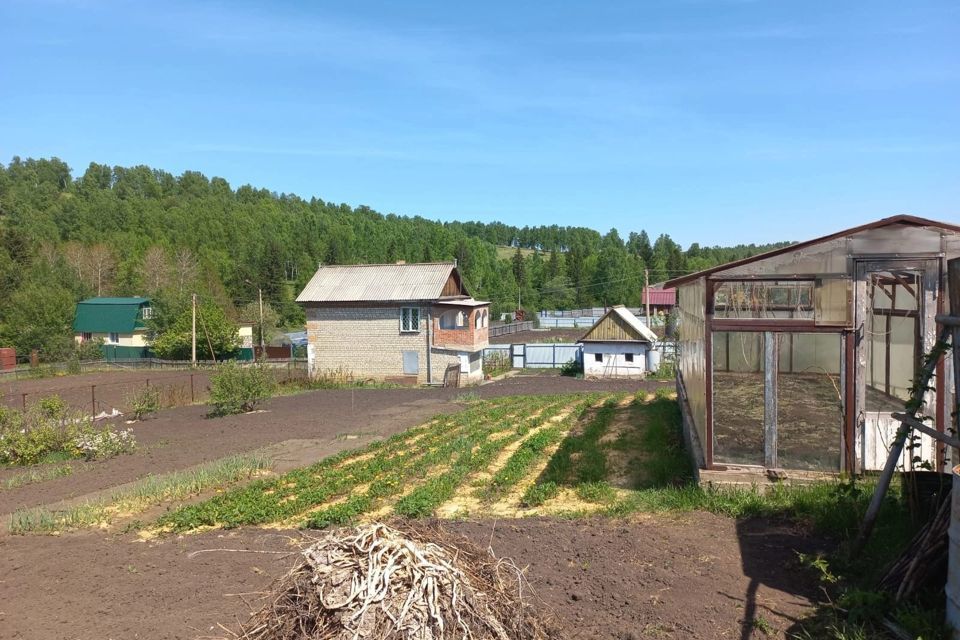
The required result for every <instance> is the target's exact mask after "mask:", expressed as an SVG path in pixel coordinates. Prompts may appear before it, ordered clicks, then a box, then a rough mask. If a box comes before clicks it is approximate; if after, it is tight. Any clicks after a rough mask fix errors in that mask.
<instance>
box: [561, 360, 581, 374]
mask: <svg viewBox="0 0 960 640" xmlns="http://www.w3.org/2000/svg"><path fill="white" fill-rule="evenodd" d="M582 373H583V363H582V362H580V361H579V360H577V359H576V358H571V359H570V360H567V362H566V363H564V365H563V366H562V367H560V375H562V376H570V377H571V378H575V377H577V376H578V375H580V374H582Z"/></svg>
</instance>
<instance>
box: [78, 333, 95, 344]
mask: <svg viewBox="0 0 960 640" xmlns="http://www.w3.org/2000/svg"><path fill="white" fill-rule="evenodd" d="M91 340H93V334H92V333H90V332H89V331H84V332H83V333H81V334H80V341H81V342H90V341H91Z"/></svg>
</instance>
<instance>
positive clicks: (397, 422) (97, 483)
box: [0, 375, 663, 517]
mask: <svg viewBox="0 0 960 640" xmlns="http://www.w3.org/2000/svg"><path fill="white" fill-rule="evenodd" d="M56 381H57V380H56V379H53V380H50V381H48V382H56ZM31 382H38V383H39V382H44V381H42V380H41V381H31ZM658 386H663V383H656V382H649V383H638V382H633V381H588V380H577V379H575V378H566V377H560V376H556V375H552V376H542V375H541V376H515V377H512V378H507V379H505V380H501V381H498V382H495V383H492V384H487V385H483V386H480V387H474V388H471V389H442V388H438V389H357V390H327V391H313V392H309V393H303V394H299V395H294V396H283V397H278V398H273V399H272V400H270V401H268V402H266V403H265V404H264V409H263V411H259V412H255V413H250V414H246V415H239V416H227V417H222V418H207V417H206V413H207V411H208V409H207V407H205V406H189V407H181V408H178V409H169V410H165V411H161V412H159V413H158V414H157V415H156V416H153V417H151V418H148V419H147V420H144V421H143V422H139V423H135V424H133V425H129V426H130V428H132V429H133V431H134V435H135V436H136V438H137V443H138V446H139V450H138V451H137V452H136V453H134V454H131V455H124V456H118V457H116V458H112V459H110V460H105V461H101V462H78V461H75V462H72V463H71V464H72V466H74V472H73V473H72V474H71V475H68V476H63V477H60V478H56V479H53V480H48V481H46V482H42V483H38V484H31V485H25V486H22V487H19V488H17V489H12V490H5V491H0V514H7V513H11V512H13V511H14V510H16V509H17V508H20V507H31V506H36V505H40V504H51V503H54V502H58V501H61V500H68V499H71V498H75V497H77V496H83V495H86V494H90V493H93V492H96V491H100V490H103V489H107V488H109V487H114V486H117V485H120V484H124V483H127V482H132V481H134V480H137V479H138V478H142V477H144V476H146V475H148V474H161V473H167V472H170V471H175V470H178V469H185V468H188V467H192V466H195V465H198V464H202V463H204V462H208V461H211V460H215V459H217V458H222V457H224V456H228V455H232V454H237V453H243V452H249V451H253V450H256V449H260V448H263V447H267V446H270V445H277V444H278V443H288V444H290V445H291V446H287V447H283V448H281V449H282V450H279V451H278V452H274V451H269V452H268V453H271V454H272V453H277V455H280V456H282V458H283V459H282V460H280V461H279V462H280V465H279V467H280V468H281V469H289V468H291V467H294V466H302V465H307V464H310V463H312V462H315V461H316V460H319V459H321V458H323V457H325V456H328V455H331V454H333V453H336V452H338V451H340V450H343V449H346V448H353V447H358V446H362V445H365V444H367V443H369V442H371V441H372V440H375V439H380V438H385V437H389V436H390V435H393V434H394V433H398V432H400V431H403V430H404V429H407V428H410V427H412V426H414V425H417V424H421V423H423V422H426V421H427V420H429V419H430V418H431V417H433V416H435V415H437V414H442V413H450V412H454V411H460V410H462V409H463V407H464V405H463V404H462V403H461V402H459V401H458V400H459V399H462V398H463V394H476V395H478V396H479V397H495V396H504V395H538V394H556V393H577V392H582V393H588V392H591V391H630V392H633V391H637V390H638V389H641V388H648V389H654V388H656V387H658ZM118 424H119V426H124V427H126V426H127V425H123V423H122V422H120V423H118ZM22 471H23V469H20V468H9V467H8V468H4V469H0V482H2V481H3V480H4V479H6V478H9V477H11V476H12V475H15V474H17V473H21V472H22ZM0 517H2V516H0Z"/></svg>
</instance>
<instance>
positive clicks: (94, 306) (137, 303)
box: [73, 298, 150, 333]
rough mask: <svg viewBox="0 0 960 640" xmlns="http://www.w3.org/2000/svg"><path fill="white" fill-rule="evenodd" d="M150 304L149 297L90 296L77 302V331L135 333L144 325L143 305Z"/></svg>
mask: <svg viewBox="0 0 960 640" xmlns="http://www.w3.org/2000/svg"><path fill="white" fill-rule="evenodd" d="M146 306H150V300H148V299H147V298H90V299H88V300H83V301H81V302H78V303H77V311H76V314H75V316H74V319H73V330H74V331H75V332H84V331H87V332H90V333H133V331H135V330H136V329H142V328H143V327H144V325H143V322H142V321H141V318H140V309H141V307H146Z"/></svg>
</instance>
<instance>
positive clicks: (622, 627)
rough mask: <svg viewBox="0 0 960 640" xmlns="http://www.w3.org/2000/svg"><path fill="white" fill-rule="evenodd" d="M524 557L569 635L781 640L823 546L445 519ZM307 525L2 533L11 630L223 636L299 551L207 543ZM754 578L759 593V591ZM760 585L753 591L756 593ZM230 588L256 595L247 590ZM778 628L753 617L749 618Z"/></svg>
mask: <svg viewBox="0 0 960 640" xmlns="http://www.w3.org/2000/svg"><path fill="white" fill-rule="evenodd" d="M444 526H446V527H447V528H449V529H451V530H453V531H455V532H459V533H461V534H463V535H466V536H467V537H468V538H470V539H471V540H473V541H474V542H475V543H476V544H478V545H480V546H481V547H483V548H485V547H486V546H487V545H488V544H489V545H491V546H492V548H493V550H494V551H495V552H496V553H497V554H498V555H501V556H510V557H513V558H515V559H516V560H517V561H518V562H519V563H520V564H521V566H527V565H528V568H527V574H528V577H529V579H530V583H531V585H532V587H533V588H534V589H535V591H536V593H537V594H538V596H539V597H540V598H542V599H543V601H544V603H545V607H546V608H548V609H550V610H552V611H554V612H555V614H556V615H557V616H558V617H559V620H560V622H561V623H562V624H563V625H564V627H565V629H566V634H565V636H564V637H565V638H571V639H581V638H582V639H587V638H597V639H603V640H607V639H609V640H623V639H626V638H632V639H637V640H640V639H646V638H702V639H711V640H712V639H716V638H735V639H741V638H756V639H759V638H767V637H772V638H782V637H784V635H783V631H784V630H785V629H786V628H787V627H789V626H790V625H791V624H792V621H793V620H794V619H796V618H798V617H802V616H803V615H805V614H806V613H808V612H809V611H810V609H811V602H810V598H811V597H812V596H813V594H814V593H815V585H813V584H811V583H810V582H809V581H808V580H807V578H806V577H804V575H802V574H801V573H800V570H799V569H798V568H797V567H796V560H795V554H794V550H803V551H810V550H811V548H812V547H813V546H814V544H813V543H811V541H810V540H809V539H808V538H806V537H805V536H804V535H803V534H802V532H799V531H796V530H794V529H792V528H788V527H785V526H782V525H779V524H776V523H770V522H766V521H760V520H754V521H748V522H742V523H737V522H735V521H733V520H729V519H726V518H721V517H718V516H713V515H709V514H703V513H694V514H689V515H685V516H682V517H680V518H674V517H669V516H658V518H657V519H653V518H635V519H632V520H630V521H624V520H603V519H590V520H587V521H578V522H575V521H568V520H548V519H540V518H530V519H524V520H499V521H496V522H492V521H479V522H471V521H467V522H447V523H445V524H444ZM300 537H301V534H300V533H299V532H275V531H265V530H261V529H240V530H236V531H227V532H207V533H204V534H199V535H191V536H183V537H178V538H166V539H161V540H157V541H152V542H149V543H144V542H139V541H135V540H134V539H133V538H132V536H129V535H126V536H105V535H103V534H101V533H84V534H72V535H64V536H62V537H47V536H44V537H17V536H13V537H11V536H5V537H2V538H0V630H2V633H0V635H2V636H3V637H4V638H17V639H23V640H26V639H32V638H36V639H38V640H39V639H44V640H50V639H58V638H70V639H74V638H76V639H79V638H136V637H140V638H152V639H163V638H198V637H223V636H225V634H224V633H223V632H222V631H220V630H219V629H218V628H217V627H216V626H215V625H216V623H218V622H219V623H223V624H226V625H230V624H231V623H232V622H233V621H234V620H236V619H240V620H243V619H245V618H246V616H247V614H248V612H249V611H250V608H249V607H248V606H247V605H246V604H245V602H244V598H246V600H248V601H250V602H251V603H253V606H256V602H255V601H256V598H257V592H261V591H263V590H265V589H266V588H268V586H269V584H270V582H271V580H272V579H273V578H275V577H278V576H280V575H282V573H283V572H284V570H285V569H286V567H288V566H289V564H290V563H291V562H292V558H290V557H283V556H278V555H273V554H261V553H237V552H229V551H213V552H205V553H200V554H198V555H195V556H193V557H190V555H189V554H191V553H192V552H196V551H201V550H208V549H220V548H228V549H250V550H260V551H284V550H288V549H292V547H291V546H290V544H289V540H290V539H294V540H299V539H300ZM751 583H754V584H755V586H756V588H755V589H751ZM754 591H755V594H754V595H750V594H751V593H752V592H754ZM231 594H247V595H246V596H243V597H241V596H239V595H231ZM754 607H755V613H754V614H753V615H754V619H761V618H762V620H763V621H764V623H763V624H764V628H766V625H769V628H770V629H772V630H774V631H775V632H774V633H773V634H772V635H770V636H765V635H763V634H762V633H761V632H760V631H759V630H756V629H755V626H756V625H749V624H748V625H747V626H746V635H744V633H743V631H744V628H745V627H744V623H743V619H744V615H745V611H747V612H749V611H751V610H752V609H753V608H754Z"/></svg>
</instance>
